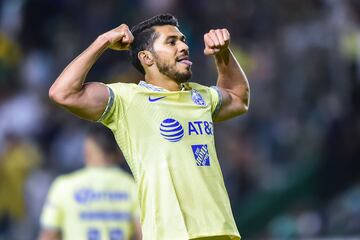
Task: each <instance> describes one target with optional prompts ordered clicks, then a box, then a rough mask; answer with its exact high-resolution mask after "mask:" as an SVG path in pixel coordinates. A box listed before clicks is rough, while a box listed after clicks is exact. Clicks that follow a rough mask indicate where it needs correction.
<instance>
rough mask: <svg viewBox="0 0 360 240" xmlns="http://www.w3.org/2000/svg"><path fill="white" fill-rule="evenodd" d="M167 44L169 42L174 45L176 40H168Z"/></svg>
mask: <svg viewBox="0 0 360 240" xmlns="http://www.w3.org/2000/svg"><path fill="white" fill-rule="evenodd" d="M168 44H170V45H171V46H175V45H176V40H175V39H172V40H169V41H168Z"/></svg>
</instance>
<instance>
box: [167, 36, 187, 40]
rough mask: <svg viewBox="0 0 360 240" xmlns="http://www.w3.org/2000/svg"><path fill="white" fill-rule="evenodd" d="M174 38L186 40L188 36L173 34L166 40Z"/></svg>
mask: <svg viewBox="0 0 360 240" xmlns="http://www.w3.org/2000/svg"><path fill="white" fill-rule="evenodd" d="M170 39H171V40H173V39H175V40H176V39H180V40H181V41H185V40H186V37H185V36H184V35H180V36H179V35H172V36H167V37H166V39H165V41H169V40H170Z"/></svg>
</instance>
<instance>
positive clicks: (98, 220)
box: [41, 167, 138, 240]
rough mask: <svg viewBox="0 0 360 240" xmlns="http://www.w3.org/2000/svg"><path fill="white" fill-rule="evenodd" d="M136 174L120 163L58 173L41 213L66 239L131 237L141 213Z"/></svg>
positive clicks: (46, 224) (120, 239)
mask: <svg viewBox="0 0 360 240" xmlns="http://www.w3.org/2000/svg"><path fill="white" fill-rule="evenodd" d="M137 200H138V199H137V194H136V186H135V183H134V180H133V179H132V177H131V176H130V175H129V174H127V173H125V172H124V171H122V170H120V169H118V168H116V167H87V168H84V169H82V170H79V171H77V172H74V173H72V174H68V175H63V176H60V177H58V178H57V179H56V180H55V181H54V183H53V184H52V186H51V188H50V190H49V193H48V197H47V201H46V203H45V205H44V208H43V212H42V215H41V225H42V228H44V229H54V230H59V231H61V233H62V237H63V238H62V239H63V240H74V239H76V240H105V239H106V240H123V239H130V237H131V236H132V234H133V231H134V230H135V229H134V227H135V226H134V225H133V222H134V218H135V217H137V216H138V207H137V206H138V203H137Z"/></svg>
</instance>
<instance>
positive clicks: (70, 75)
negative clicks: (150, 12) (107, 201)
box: [49, 14, 249, 240]
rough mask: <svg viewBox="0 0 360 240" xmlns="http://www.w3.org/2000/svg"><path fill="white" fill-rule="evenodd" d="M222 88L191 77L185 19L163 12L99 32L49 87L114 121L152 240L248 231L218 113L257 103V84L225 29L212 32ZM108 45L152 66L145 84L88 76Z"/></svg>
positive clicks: (81, 111) (208, 39)
mask: <svg viewBox="0 0 360 240" xmlns="http://www.w3.org/2000/svg"><path fill="white" fill-rule="evenodd" d="M204 42H205V50H204V53H205V55H213V56H214V57H215V62H216V66H217V70H218V78H217V84H216V85H217V86H216V87H213V88H209V87H205V86H202V85H199V84H196V83H190V82H188V80H189V79H190V77H191V65H192V62H191V61H190V59H189V48H188V46H187V44H186V40H185V36H184V35H183V34H182V33H181V32H180V30H179V29H178V22H177V20H176V19H175V18H174V17H173V16H172V15H169V14H163V15H158V16H155V17H152V18H151V19H148V20H146V21H144V22H141V23H140V24H138V25H136V26H135V27H134V28H133V29H132V31H130V30H129V29H128V27H127V26H126V25H125V24H122V25H120V26H119V27H117V28H115V29H113V30H111V31H109V32H106V33H104V34H102V35H100V36H99V37H98V38H97V39H96V40H95V41H94V42H93V43H92V44H91V45H90V47H89V48H88V49H86V50H85V51H84V52H83V53H82V54H81V55H79V56H78V57H77V58H76V59H75V60H74V61H73V62H72V63H70V64H69V65H68V66H67V67H66V68H65V70H64V71H63V72H62V74H61V75H60V76H59V77H58V79H57V80H56V81H55V83H54V84H53V86H52V87H51V89H50V91H49V96H50V98H51V99H52V100H53V101H55V102H56V103H58V104H59V105H61V106H63V107H65V108H66V109H68V110H70V111H71V112H73V113H74V114H76V115H77V116H79V117H81V118H84V119H88V120H93V121H99V122H101V123H103V124H104V125H106V126H107V127H109V128H110V129H111V130H112V131H113V133H114V135H115V138H116V140H117V142H118V144H119V146H120V148H121V149H122V151H123V153H124V155H125V158H126V160H127V162H128V163H129V166H130V168H131V170H132V172H133V174H134V177H135V181H136V182H137V185H138V188H139V195H140V196H139V199H140V208H141V222H142V230H143V236H144V239H146V240H170V239H171V240H177V239H179V240H184V239H197V238H208V239H239V238H240V235H239V233H238V230H237V228H236V225H235V222H234V219H233V215H232V212H231V206H230V202H229V199H228V195H227V192H226V189H225V186H224V182H223V177H222V173H221V169H220V166H219V162H218V160H217V156H216V151H215V145H214V137H213V134H214V132H213V121H222V120H225V119H229V118H232V117H235V116H238V115H240V114H242V113H244V112H246V111H247V109H248V104H249V84H248V81H247V79H246V77H245V75H244V73H243V71H242V69H241V68H240V65H239V64H238V62H237V61H236V59H235V58H234V56H233V54H232V53H231V51H230V49H229V43H230V34H229V32H228V31H227V30H226V29H216V30H210V31H209V32H208V33H206V34H205V35H204ZM107 49H114V50H130V55H131V57H132V63H133V65H134V66H135V67H136V68H137V69H138V70H139V71H140V72H142V73H143V74H144V80H145V81H141V82H140V83H139V84H138V85H136V84H125V83H115V84H110V85H104V84H101V83H88V84H84V80H85V77H86V75H87V73H88V71H89V70H90V68H91V67H92V65H93V64H94V63H95V62H96V60H97V59H98V58H99V57H100V55H101V54H102V53H103V52H104V51H105V50H107Z"/></svg>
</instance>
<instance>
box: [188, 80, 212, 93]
mask: <svg viewBox="0 0 360 240" xmlns="http://www.w3.org/2000/svg"><path fill="white" fill-rule="evenodd" d="M189 86H190V87H191V89H195V90H197V91H201V90H208V89H209V87H208V86H205V85H201V84H199V83H195V82H189Z"/></svg>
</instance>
